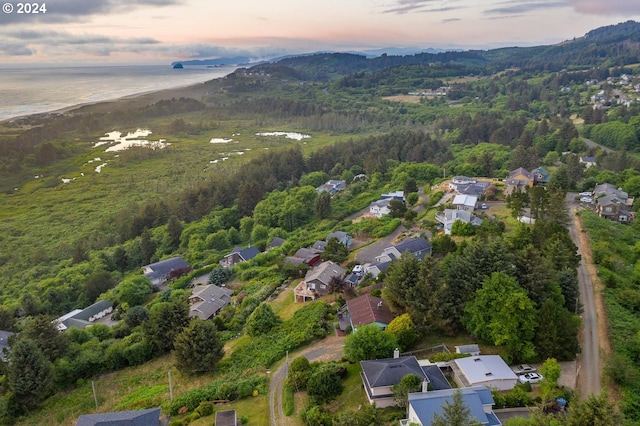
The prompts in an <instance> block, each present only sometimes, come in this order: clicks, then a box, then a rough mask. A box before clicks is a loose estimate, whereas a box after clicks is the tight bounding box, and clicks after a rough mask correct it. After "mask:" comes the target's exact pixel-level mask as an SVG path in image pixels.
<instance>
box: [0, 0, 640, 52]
mask: <svg viewBox="0 0 640 426" xmlns="http://www.w3.org/2000/svg"><path fill="white" fill-rule="evenodd" d="M3 3H5V6H6V3H9V4H11V5H12V6H14V8H13V11H12V12H11V13H6V12H7V10H4V9H3V10H4V12H2V13H0V64H29V63H33V64H40V63H43V64H45V63H68V62H70V61H73V62H74V63H85V64H104V63H111V64H119V63H138V64H144V63H150V64H165V63H170V62H172V61H176V60H185V59H208V58H218V57H231V56H239V55H242V56H249V57H251V58H254V59H255V60H259V59H266V58H273V57H276V56H281V55H288V54H300V53H311V52H316V51H321V50H335V51H356V50H358V51H366V50H374V49H383V48H390V47H397V48H410V49H416V50H417V49H427V48H439V49H489V48H494V47H503V46H531V45H540V44H552V43H557V42H560V41H563V40H567V39H572V38H574V37H580V36H582V35H584V34H585V33H586V32H588V31H589V30H592V29H595V28H597V27H601V26H605V25H612V24H616V23H618V22H622V21H626V20H630V19H632V20H640V1H637V0H271V1H264V0H259V1H258V0H235V1H217V0H100V1H93V0H50V1H47V2H44V3H45V4H46V13H38V14H18V13H17V3H18V2H17V1H14V0H3ZM40 4H42V2H40Z"/></svg>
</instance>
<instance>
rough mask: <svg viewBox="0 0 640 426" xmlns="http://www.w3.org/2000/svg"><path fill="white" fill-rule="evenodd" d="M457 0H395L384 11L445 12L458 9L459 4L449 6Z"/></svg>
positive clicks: (403, 12)
mask: <svg viewBox="0 0 640 426" xmlns="http://www.w3.org/2000/svg"><path fill="white" fill-rule="evenodd" d="M457 2H458V0H395V1H394V3H393V4H392V5H391V6H390V7H389V8H388V9H386V10H384V13H395V14H398V15H402V14H405V13H409V12H420V13H428V12H447V11H450V10H456V9H460V8H461V6H450V5H449V4H450V3H457Z"/></svg>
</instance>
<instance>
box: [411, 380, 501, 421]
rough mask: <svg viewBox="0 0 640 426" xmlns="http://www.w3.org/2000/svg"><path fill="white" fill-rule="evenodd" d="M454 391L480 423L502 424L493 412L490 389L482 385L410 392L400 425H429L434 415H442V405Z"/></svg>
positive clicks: (446, 402) (450, 398)
mask: <svg viewBox="0 0 640 426" xmlns="http://www.w3.org/2000/svg"><path fill="white" fill-rule="evenodd" d="M455 392H460V393H461V395H462V401H463V404H464V405H465V407H467V408H468V409H469V414H470V415H471V417H473V418H475V420H476V421H478V422H479V423H480V424H482V425H483V426H484V425H486V426H500V425H502V422H500V419H498V417H497V416H496V414H495V413H494V412H493V406H494V405H495V401H494V400H493V395H492V394H491V390H490V389H489V388H486V387H484V386H474V387H469V388H463V389H444V390H437V391H430V392H415V393H410V394H409V395H408V398H407V418H406V419H403V420H400V425H401V426H409V425H419V426H431V424H432V421H433V419H434V417H435V415H436V414H437V415H438V416H442V415H443V407H445V406H446V405H447V404H451V403H452V401H453V394H454V393H455Z"/></svg>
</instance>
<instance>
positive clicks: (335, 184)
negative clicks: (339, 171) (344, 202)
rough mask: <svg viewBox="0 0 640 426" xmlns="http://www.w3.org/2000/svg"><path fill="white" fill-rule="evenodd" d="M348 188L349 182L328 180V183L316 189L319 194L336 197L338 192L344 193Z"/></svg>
mask: <svg viewBox="0 0 640 426" xmlns="http://www.w3.org/2000/svg"><path fill="white" fill-rule="evenodd" d="M346 188H347V182H346V181H344V180H333V179H332V180H328V181H327V182H326V183H324V184H322V185H320V186H319V187H317V188H316V191H318V193H322V192H328V193H329V194H331V195H334V194H335V193H336V192H340V191H344V190H345V189H346Z"/></svg>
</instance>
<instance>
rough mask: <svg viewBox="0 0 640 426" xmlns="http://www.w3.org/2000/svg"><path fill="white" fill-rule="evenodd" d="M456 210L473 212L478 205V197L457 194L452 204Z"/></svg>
mask: <svg viewBox="0 0 640 426" xmlns="http://www.w3.org/2000/svg"><path fill="white" fill-rule="evenodd" d="M451 205H453V208H454V209H456V210H464V211H467V212H472V211H474V210H475V209H476V206H477V205H478V197H476V196H475V195H466V194H457V195H456V196H455V197H454V198H453V202H452V203H451Z"/></svg>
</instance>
